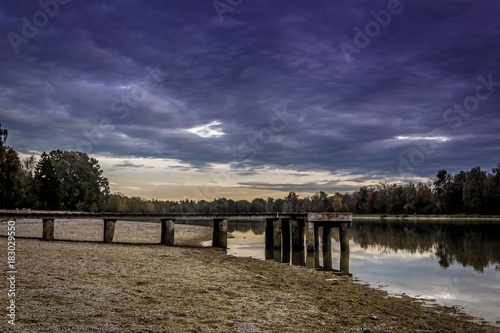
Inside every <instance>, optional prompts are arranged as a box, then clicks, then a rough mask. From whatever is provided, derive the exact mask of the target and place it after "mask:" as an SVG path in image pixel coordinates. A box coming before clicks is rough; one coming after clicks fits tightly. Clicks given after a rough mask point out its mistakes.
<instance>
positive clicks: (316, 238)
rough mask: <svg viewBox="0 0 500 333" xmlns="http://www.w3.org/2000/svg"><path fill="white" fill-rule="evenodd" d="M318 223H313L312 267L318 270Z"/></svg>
mask: <svg viewBox="0 0 500 333" xmlns="http://www.w3.org/2000/svg"><path fill="white" fill-rule="evenodd" d="M319 231H320V226H319V223H314V267H315V268H319V252H320V248H319V238H320V233H319Z"/></svg>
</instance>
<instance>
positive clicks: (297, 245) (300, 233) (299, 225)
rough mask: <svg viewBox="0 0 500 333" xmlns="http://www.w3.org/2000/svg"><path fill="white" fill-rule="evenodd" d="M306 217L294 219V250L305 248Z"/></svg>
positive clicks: (292, 225)
mask: <svg viewBox="0 0 500 333" xmlns="http://www.w3.org/2000/svg"><path fill="white" fill-rule="evenodd" d="M305 225H306V223H305V221H304V219H292V220H291V229H292V250H293V251H303V250H304V228H305Z"/></svg>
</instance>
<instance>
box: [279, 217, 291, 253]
mask: <svg viewBox="0 0 500 333" xmlns="http://www.w3.org/2000/svg"><path fill="white" fill-rule="evenodd" d="M281 228H282V230H283V235H282V237H281V238H282V244H283V253H285V252H287V251H288V252H290V248H291V243H290V219H281Z"/></svg>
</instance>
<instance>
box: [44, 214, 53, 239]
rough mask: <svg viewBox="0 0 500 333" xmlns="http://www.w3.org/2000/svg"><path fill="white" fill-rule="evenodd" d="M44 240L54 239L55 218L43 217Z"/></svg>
mask: <svg viewBox="0 0 500 333" xmlns="http://www.w3.org/2000/svg"><path fill="white" fill-rule="evenodd" d="M42 239H43V240H53V239H54V219H43V233H42Z"/></svg>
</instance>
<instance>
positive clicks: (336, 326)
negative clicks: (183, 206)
mask: <svg viewBox="0 0 500 333" xmlns="http://www.w3.org/2000/svg"><path fill="white" fill-rule="evenodd" d="M41 233H42V227H41V222H38V221H32V222H29V221H26V222H21V221H18V222H17V223H16V236H18V237H40V235H41ZM6 234H7V225H6V223H5V222H2V223H0V235H6ZM159 235H160V225H159V224H154V223H136V222H124V221H118V222H117V227H116V231H115V238H114V241H116V242H117V243H115V244H104V243H102V242H100V241H101V240H102V221H85V220H83V221H76V220H68V221H57V220H56V224H55V238H56V239H58V240H56V241H50V242H47V241H42V240H39V239H30V238H21V239H18V240H17V242H16V257H17V263H16V266H17V275H16V292H17V295H16V325H15V326H11V325H9V324H8V323H7V317H6V316H5V315H4V316H2V317H3V319H2V320H1V321H0V331H1V332H306V331H310V332H393V331H396V332H500V329H499V328H495V327H491V326H484V325H479V324H476V323H473V322H471V320H472V319H473V318H471V317H469V316H467V315H464V314H461V313H459V312H458V310H457V309H455V308H445V307H440V306H434V307H424V306H423V305H422V302H421V301H419V300H416V299H413V298H410V297H407V296H402V297H401V298H396V297H389V296H388V294H387V293H386V292H384V291H381V290H377V289H373V288H370V287H369V286H367V285H360V284H355V283H353V282H352V281H351V279H350V278H349V277H341V276H335V275H333V274H332V273H331V272H322V271H315V270H312V269H307V268H304V267H299V266H290V265H285V264H280V263H276V262H274V261H262V260H257V259H251V258H236V257H232V256H228V255H226V254H225V251H224V250H222V249H216V248H203V247H199V246H198V245H199V244H200V242H201V241H204V240H210V239H211V229H210V228H207V227H200V226H189V225H176V234H175V236H176V246H175V247H167V246H162V245H159V244H153V243H159V241H160V237H159ZM62 239H64V240H62ZM74 240H85V241H84V242H75V241H74ZM131 243H151V244H131ZM0 246H1V248H3V249H6V247H7V239H6V238H5V237H1V238H0ZM5 251H6V250H5ZM4 267H6V265H4ZM6 271H7V268H5V269H4V272H5V273H4V276H5V275H6ZM2 281H4V282H2V287H1V289H2V290H4V292H2V293H1V294H0V304H3V305H2V308H3V309H4V310H3V311H4V314H5V311H6V310H5V308H6V306H7V304H8V298H7V289H8V286H7V282H6V279H5V278H2Z"/></svg>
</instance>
